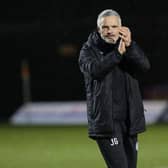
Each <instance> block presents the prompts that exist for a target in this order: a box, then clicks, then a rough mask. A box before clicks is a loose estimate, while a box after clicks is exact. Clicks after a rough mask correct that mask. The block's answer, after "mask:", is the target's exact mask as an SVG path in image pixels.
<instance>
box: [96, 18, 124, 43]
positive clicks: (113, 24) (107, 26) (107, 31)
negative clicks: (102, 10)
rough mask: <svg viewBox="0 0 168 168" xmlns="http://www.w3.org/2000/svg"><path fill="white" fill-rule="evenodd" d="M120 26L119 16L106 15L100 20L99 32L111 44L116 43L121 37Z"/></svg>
mask: <svg viewBox="0 0 168 168" xmlns="http://www.w3.org/2000/svg"><path fill="white" fill-rule="evenodd" d="M120 26H121V25H120V20H119V18H118V16H106V17H103V18H102V19H101V20H100V26H99V28H98V32H99V33H100V36H101V38H102V39H103V40H104V41H106V42H107V43H110V44H115V43H116V42H117V40H118V38H119V27H120Z"/></svg>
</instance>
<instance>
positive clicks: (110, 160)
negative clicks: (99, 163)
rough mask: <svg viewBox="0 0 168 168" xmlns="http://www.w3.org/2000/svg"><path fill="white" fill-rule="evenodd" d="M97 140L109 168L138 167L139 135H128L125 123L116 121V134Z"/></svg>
mask: <svg viewBox="0 0 168 168" xmlns="http://www.w3.org/2000/svg"><path fill="white" fill-rule="evenodd" d="M96 142H97V144H98V146H99V149H100V151H101V153H102V156H103V158H104V160H105V162H106V164H107V167H108V168H136V166H137V148H138V143H137V135H134V136H130V135H128V134H127V131H126V125H125V123H123V122H119V121H117V122H115V125H114V134H113V135H112V136H111V137H110V138H109V139H97V140H96Z"/></svg>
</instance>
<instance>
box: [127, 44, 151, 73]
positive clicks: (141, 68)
mask: <svg viewBox="0 0 168 168" xmlns="http://www.w3.org/2000/svg"><path fill="white" fill-rule="evenodd" d="M125 57H126V60H127V63H128V66H129V65H130V66H132V67H133V70H134V71H136V72H138V73H141V72H146V71H148V70H149V69H150V63H149V60H148V58H147V57H146V56H145V54H144V52H143V51H142V49H141V48H140V47H139V46H138V45H137V44H136V42H135V41H132V43H131V46H130V47H128V48H127V51H126V53H125Z"/></svg>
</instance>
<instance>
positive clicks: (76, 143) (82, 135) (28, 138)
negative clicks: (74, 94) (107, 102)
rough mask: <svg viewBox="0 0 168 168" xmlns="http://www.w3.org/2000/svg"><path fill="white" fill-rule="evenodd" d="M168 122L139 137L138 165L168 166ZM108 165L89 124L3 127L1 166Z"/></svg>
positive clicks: (56, 167) (90, 167)
mask: <svg viewBox="0 0 168 168" xmlns="http://www.w3.org/2000/svg"><path fill="white" fill-rule="evenodd" d="M167 129H168V125H166V124H160V125H151V126H148V129H147V131H146V132H145V133H143V134H140V136H139V155H138V168H168V158H167V156H168V135H167ZM30 167H31V168H79V167H80V168H105V167H106V166H105V163H104V160H103V159H102V156H101V154H100V152H99V150H98V147H97V145H96V143H95V142H94V141H93V140H91V139H89V138H88V135H87V127H85V126H74V127H73V126H71V127H68V126H66V127H57V126H52V127H51V126H34V127H33V126H27V127H26V126H20V127H19V126H17V127H16V126H15V127H14V126H10V125H1V127H0V168H30Z"/></svg>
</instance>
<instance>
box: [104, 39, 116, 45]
mask: <svg viewBox="0 0 168 168" xmlns="http://www.w3.org/2000/svg"><path fill="white" fill-rule="evenodd" d="M105 42H106V43H108V44H116V41H115V40H111V39H110V40H109V39H105Z"/></svg>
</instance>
